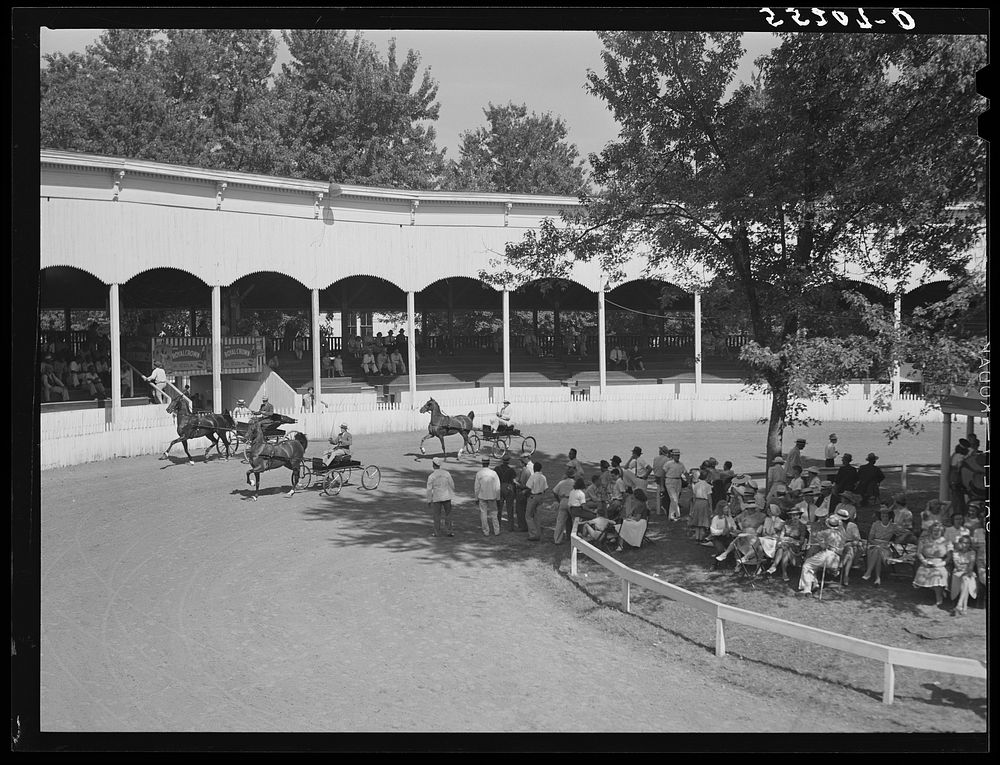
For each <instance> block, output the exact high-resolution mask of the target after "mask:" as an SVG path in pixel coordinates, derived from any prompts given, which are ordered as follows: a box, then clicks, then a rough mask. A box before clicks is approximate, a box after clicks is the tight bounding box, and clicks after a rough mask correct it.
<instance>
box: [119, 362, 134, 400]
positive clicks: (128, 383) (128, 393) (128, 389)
mask: <svg viewBox="0 0 1000 765" xmlns="http://www.w3.org/2000/svg"><path fill="white" fill-rule="evenodd" d="M121 381H122V382H121V386H122V397H123V398H131V397H132V370H131V369H129V367H128V366H127V365H126V364H125V362H124V361H123V362H122V373H121Z"/></svg>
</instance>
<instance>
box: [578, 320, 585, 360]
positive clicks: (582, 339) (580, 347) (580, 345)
mask: <svg viewBox="0 0 1000 765" xmlns="http://www.w3.org/2000/svg"><path fill="white" fill-rule="evenodd" d="M576 350H577V358H578V359H579V360H580V361H583V360H584V359H585V358H587V330H586V328H584V329H583V331H582V332H580V336H579V338H577V343H576Z"/></svg>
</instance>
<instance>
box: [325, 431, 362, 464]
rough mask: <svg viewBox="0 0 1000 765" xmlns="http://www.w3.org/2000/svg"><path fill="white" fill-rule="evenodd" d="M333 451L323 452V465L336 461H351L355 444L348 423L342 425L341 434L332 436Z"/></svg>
mask: <svg viewBox="0 0 1000 765" xmlns="http://www.w3.org/2000/svg"><path fill="white" fill-rule="evenodd" d="M329 440H330V444H331V445H332V446H333V448H332V449H327V450H326V451H325V452H323V464H324V465H329V464H330V463H331V462H333V461H334V460H349V459H350V458H351V446H352V445H353V444H354V436H352V435H351V432H350V431H349V430H348V429H347V423H346V422H342V423H341V424H340V433H338V434H337V435H336V436H330V439H329Z"/></svg>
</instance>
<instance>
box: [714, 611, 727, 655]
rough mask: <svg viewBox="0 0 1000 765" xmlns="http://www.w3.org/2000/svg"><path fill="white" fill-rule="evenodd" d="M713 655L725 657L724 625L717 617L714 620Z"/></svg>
mask: <svg viewBox="0 0 1000 765" xmlns="http://www.w3.org/2000/svg"><path fill="white" fill-rule="evenodd" d="M715 655H716V656H725V655H726V623H725V622H724V621H723V620H722V619H719V618H718V617H716V619H715Z"/></svg>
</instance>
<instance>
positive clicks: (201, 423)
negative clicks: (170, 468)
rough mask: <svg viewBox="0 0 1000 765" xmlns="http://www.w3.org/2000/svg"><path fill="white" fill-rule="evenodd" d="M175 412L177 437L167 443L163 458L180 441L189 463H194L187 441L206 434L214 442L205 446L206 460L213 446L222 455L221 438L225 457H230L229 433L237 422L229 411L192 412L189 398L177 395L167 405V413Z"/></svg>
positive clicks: (161, 456) (161, 457)
mask: <svg viewBox="0 0 1000 765" xmlns="http://www.w3.org/2000/svg"><path fill="white" fill-rule="evenodd" d="M175 413H176V415H177V438H175V439H174V440H173V441H171V442H170V443H169V444H168V445H167V448H166V449H164V450H163V454H161V455H160V459H161V460H163V459H166V458H167V452H169V451H170V449H171V448H172V447H173V445H174V444H176V443H180V444H181V445H182V446H183V447H184V453H185V454H186V455H187V458H188V464H189V465H193V464H194V461H193V460H192V459H191V452H189V451H188V446H187V442H188V439H191V438H200V437H201V436H205V437H206V438H208V440H209V441H211V442H212V443H211V444H209V445H208V446H207V447H205V460H206V461H207V460H208V453H209V451H211V449H212V447H213V446H214V447H215V451H216V452H217V453H218V454H219V456H220V457H221V456H222V450H221V449H219V441H220V440H221V441H222V443H223V444H225V445H226V457H225V458H226V459H227V460H228V459H229V436H228V435H227V434H228V433H229V431H230V430H232V429H233V428H235V427H236V423H235V422H233V418H232V416H231V415H230V414H229V412H228V411H226V412H224V413H222V414H215V413H213V412H195V413H192V412H191V405H190V404H189V403H188V400H187V398H185V397H184V396H181V395H177V396H174V398H173V399H172V400H171V401H170V403H169V404H168V405H167V414H175Z"/></svg>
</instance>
